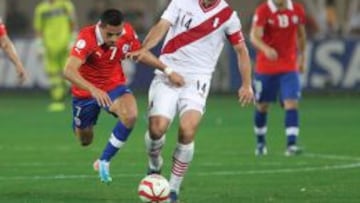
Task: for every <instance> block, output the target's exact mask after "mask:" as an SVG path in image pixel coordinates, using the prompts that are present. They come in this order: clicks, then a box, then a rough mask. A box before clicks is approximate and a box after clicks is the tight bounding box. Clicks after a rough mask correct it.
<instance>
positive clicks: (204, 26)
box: [162, 7, 233, 54]
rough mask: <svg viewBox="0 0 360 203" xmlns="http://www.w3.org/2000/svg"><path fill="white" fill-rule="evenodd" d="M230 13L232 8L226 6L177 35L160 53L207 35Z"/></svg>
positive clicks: (166, 52)
mask: <svg viewBox="0 0 360 203" xmlns="http://www.w3.org/2000/svg"><path fill="white" fill-rule="evenodd" d="M232 13H233V10H232V9H231V8H230V7H226V8H224V9H223V10H221V11H220V12H218V13H217V14H215V15H214V16H212V17H210V18H209V19H207V20H206V21H204V22H203V23H201V24H200V25H198V26H196V27H194V28H191V29H189V30H187V31H186V32H183V33H181V34H179V35H177V36H176V37H174V38H172V39H171V40H169V41H168V42H167V43H166V44H165V46H164V48H163V49H162V54H170V53H174V52H175V51H177V50H178V49H180V48H181V47H184V46H186V45H188V44H190V43H192V42H195V41H197V40H199V39H201V38H203V37H205V36H207V35H208V34H210V33H211V32H213V31H214V30H216V29H218V28H219V27H220V26H221V25H222V24H224V23H225V22H226V21H227V20H228V19H229V18H230V17H231V15H232Z"/></svg>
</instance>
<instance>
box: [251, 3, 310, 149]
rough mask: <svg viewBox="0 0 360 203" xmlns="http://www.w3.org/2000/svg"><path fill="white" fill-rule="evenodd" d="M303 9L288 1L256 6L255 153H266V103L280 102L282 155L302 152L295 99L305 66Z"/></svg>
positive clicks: (252, 37) (297, 98) (254, 30)
mask: <svg viewBox="0 0 360 203" xmlns="http://www.w3.org/2000/svg"><path fill="white" fill-rule="evenodd" d="M304 24H305V11H304V8H303V6H302V5H301V4H299V3H294V2H292V1H291V0H268V1H267V2H264V3H262V4H261V5H259V6H258V7H257V9H256V12H255V16H254V20H253V26H252V30H251V42H252V43H253V44H254V46H255V47H256V48H257V50H258V52H257V59H256V71H255V84H254V86H255V93H256V94H255V95H256V101H257V105H256V112H255V119H254V120H255V134H256V137H257V147H256V151H255V153H256V154H257V155H265V154H267V148H266V141H265V135H266V132H267V112H268V109H269V103H270V102H274V101H276V99H277V97H278V96H280V101H281V103H282V104H283V108H284V110H285V121H284V124H285V128H286V129H285V132H286V136H287V148H286V151H285V155H288V156H290V155H295V154H298V153H299V152H301V150H300V148H299V147H298V146H297V137H298V135H299V115H298V100H299V99H300V96H301V85H300V79H299V73H302V72H303V71H304V65H305V58H304V57H305V46H306V34H305V27H304Z"/></svg>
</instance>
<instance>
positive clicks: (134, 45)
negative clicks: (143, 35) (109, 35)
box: [124, 23, 141, 51]
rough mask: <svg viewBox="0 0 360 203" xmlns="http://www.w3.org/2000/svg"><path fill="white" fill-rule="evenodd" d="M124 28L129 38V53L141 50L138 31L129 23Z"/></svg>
mask: <svg viewBox="0 0 360 203" xmlns="http://www.w3.org/2000/svg"><path fill="white" fill-rule="evenodd" d="M124 28H125V30H126V33H127V38H128V41H129V44H130V50H129V51H136V50H138V49H140V48H141V42H140V40H139V37H138V35H137V34H136V31H135V30H134V28H133V27H132V26H131V25H130V24H129V23H126V24H125V25H124Z"/></svg>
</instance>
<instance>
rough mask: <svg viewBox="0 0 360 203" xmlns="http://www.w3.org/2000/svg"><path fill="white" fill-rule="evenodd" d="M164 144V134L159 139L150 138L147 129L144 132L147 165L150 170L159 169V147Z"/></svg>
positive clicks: (160, 163) (160, 160)
mask: <svg viewBox="0 0 360 203" xmlns="http://www.w3.org/2000/svg"><path fill="white" fill-rule="evenodd" d="M164 144H165V135H163V136H162V137H161V138H160V139H159V140H152V139H151V138H150V134H149V131H146V133H145V145H146V152H147V154H148V156H149V167H150V169H151V170H155V171H159V170H160V169H161V167H162V164H163V159H162V157H161V149H162V147H163V146H164Z"/></svg>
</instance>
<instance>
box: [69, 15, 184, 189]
mask: <svg viewBox="0 0 360 203" xmlns="http://www.w3.org/2000/svg"><path fill="white" fill-rule="evenodd" d="M140 46H141V45H140V42H139V40H138V39H137V35H136V33H135V31H134V30H133V28H132V27H131V25H130V24H127V23H124V22H123V15H122V13H121V12H120V11H119V10H116V9H109V10H106V11H105V12H104V13H103V14H102V16H101V18H100V22H99V23H98V24H97V25H94V26H89V27H85V28H84V29H82V30H81V31H80V33H79V36H78V39H77V41H76V43H75V45H74V47H73V49H72V51H71V54H70V57H69V59H68V61H67V64H66V67H65V71H64V74H65V77H66V78H67V79H68V80H69V81H70V82H71V83H72V84H73V86H72V94H73V126H74V131H75V134H76V135H77V136H78V137H79V139H80V142H81V144H82V145H83V146H87V145H89V144H90V143H91V142H92V138H93V135H94V133H93V126H94V125H95V124H96V121H97V118H98V115H99V113H100V109H101V107H103V108H105V110H106V111H108V112H109V113H111V114H113V115H115V116H117V117H118V119H119V121H118V123H117V124H116V126H115V127H114V129H113V130H112V133H111V136H110V139H109V142H108V144H107V145H106V147H105V149H104V151H103V153H102V155H101V157H100V158H99V160H96V161H95V163H94V168H95V169H96V170H98V171H99V176H100V179H101V181H103V182H110V181H111V180H112V179H111V177H110V173H109V162H110V159H111V158H112V157H113V156H114V155H115V154H116V152H117V151H118V150H119V149H120V148H121V147H122V145H123V144H124V143H125V141H126V140H127V138H128V136H129V134H130V132H131V130H132V128H133V126H134V124H135V121H136V117H137V106H136V101H135V97H134V96H133V95H132V93H131V90H130V89H129V88H128V87H127V86H126V85H125V82H126V77H125V75H124V73H123V70H122V67H121V60H123V59H124V57H125V55H126V53H128V52H130V51H134V50H137V49H139V48H140ZM141 62H144V63H147V64H148V65H151V66H153V67H157V69H159V70H161V71H163V72H164V73H165V74H166V75H167V76H168V79H169V81H170V82H172V83H173V84H174V85H175V86H181V85H183V84H184V81H183V78H182V77H181V76H180V75H178V74H177V73H175V72H174V71H172V70H171V69H170V68H169V67H166V66H165V65H164V64H163V63H161V62H160V61H159V60H158V59H157V58H156V57H155V56H154V55H152V54H151V53H150V52H148V53H146V57H145V58H142V59H141Z"/></svg>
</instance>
